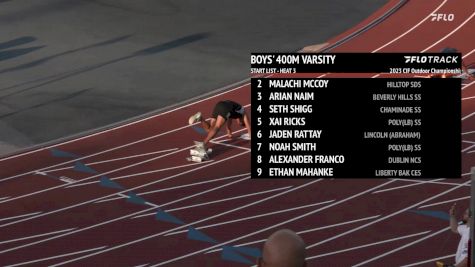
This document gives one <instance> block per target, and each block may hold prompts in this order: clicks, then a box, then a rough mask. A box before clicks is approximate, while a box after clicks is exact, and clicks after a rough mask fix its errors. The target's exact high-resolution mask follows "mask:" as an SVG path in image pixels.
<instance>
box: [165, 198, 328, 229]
mask: <svg viewBox="0 0 475 267" xmlns="http://www.w3.org/2000/svg"><path fill="white" fill-rule="evenodd" d="M333 201H335V200H328V201H323V202H318V203H313V204H309V205H303V206H297V207H293V208H289V209H283V210H277V211H272V212H268V213H263V214H258V215H254V216H248V217H244V218H239V219H235V220H230V221H224V222H219V223H214V224H208V225H204V226H200V227H195V229H197V230H201V229H207V228H212V227H216V226H221V225H226V224H230V223H236V222H242V221H249V220H252V219H257V218H263V217H267V216H272V215H276V214H281V213H286V212H289V211H295V210H301V209H305V208H309V207H315V206H319V205H323V204H328V203H332V202H333ZM186 232H188V230H181V231H176V232H171V233H168V234H166V235H164V236H171V235H177V234H183V233H186Z"/></svg>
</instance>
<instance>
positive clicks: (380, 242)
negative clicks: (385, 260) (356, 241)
mask: <svg viewBox="0 0 475 267" xmlns="http://www.w3.org/2000/svg"><path fill="white" fill-rule="evenodd" d="M428 233H430V231H424V232H419V233H415V234H410V235H404V236H399V237H395V238H391V239H386V240H382V241H378V242H374V243H368V244H364V245H361V246H356V247H351V248H346V249H342V250H337V251H332V252H328V253H324V254H319V255H314V256H310V257H307V260H313V259H318V258H323V257H326V256H331V255H335V254H340V253H343V252H348V251H352V250H357V249H361V248H367V247H372V246H377V245H381V244H386V243H391V242H394V241H398V240H403V239H407V238H411V237H415V236H421V235H425V234H428Z"/></svg>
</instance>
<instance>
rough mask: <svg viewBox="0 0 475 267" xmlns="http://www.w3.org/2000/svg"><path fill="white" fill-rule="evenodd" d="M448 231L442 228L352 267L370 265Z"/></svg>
mask: <svg viewBox="0 0 475 267" xmlns="http://www.w3.org/2000/svg"><path fill="white" fill-rule="evenodd" d="M448 229H450V227H444V228H442V229H441V230H439V231H437V232H435V233H432V234H430V235H427V236H425V237H423V238H420V239H417V240H415V241H413V242H410V243H407V244H405V245H403V246H400V247H398V248H395V249H393V250H390V251H388V252H385V253H383V254H381V255H378V256H376V257H373V258H370V259H367V260H365V261H363V262H360V263H358V264H355V265H353V267H358V266H363V265H365V264H367V263H370V262H372V261H375V260H377V259H380V258H383V257H385V256H387V255H389V254H392V253H394V252H397V251H399V250H402V249H405V248H407V247H410V246H412V245H415V244H417V243H419V242H422V241H424V240H426V239H429V238H431V237H433V236H436V235H439V234H441V233H443V232H446V231H447V230H448Z"/></svg>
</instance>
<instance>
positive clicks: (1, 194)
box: [0, 0, 475, 266]
mask: <svg viewBox="0 0 475 267" xmlns="http://www.w3.org/2000/svg"><path fill="white" fill-rule="evenodd" d="M395 3H396V1H391V2H389V3H388V4H387V5H386V6H385V7H383V9H381V10H379V11H378V12H376V13H375V14H374V15H373V16H372V17H370V18H368V19H367V20H365V21H364V22H362V23H361V24H360V25H357V26H356V27H355V28H353V29H352V30H350V31H348V32H346V33H344V34H342V35H341V36H337V37H335V38H334V39H332V40H330V41H329V42H330V43H333V42H335V41H337V40H339V39H340V38H341V37H343V36H346V35H348V34H349V33H351V32H352V31H354V30H356V29H358V28H360V27H362V26H364V25H366V24H367V23H369V22H370V21H371V20H372V19H374V18H376V17H378V16H379V15H380V14H382V13H384V12H385V10H387V9H389V8H391V7H392V6H393V5H394V4H395ZM433 12H434V13H453V14H455V20H454V21H452V22H432V21H431V18H430V14H431V13H433ZM474 12H475V3H474V2H473V1H472V0H451V1H443V0H434V1H409V2H408V3H407V4H406V5H404V6H403V7H402V8H401V9H400V10H399V11H398V12H396V13H395V14H393V15H392V16H390V17H389V18H388V19H386V20H385V21H383V22H382V23H380V24H379V25H377V26H375V27H374V28H372V29H371V30H370V31H367V32H365V33H363V34H361V35H359V36H358V37H356V38H353V39H351V40H350V41H349V42H347V43H345V44H343V45H341V46H339V47H337V48H336V49H334V50H333V51H335V52H338V51H372V52H393V51H423V52H425V51H440V50H441V48H442V47H445V46H452V47H456V48H458V49H459V50H460V51H461V52H462V53H463V55H464V56H465V58H464V60H465V61H466V62H474V61H475V53H474V50H473V49H474V48H475V45H474V44H475V35H474V34H473V29H474V28H475V19H474V18H473V16H474V14H475V13H474ZM307 76H308V75H307ZM337 76H338V75H334V74H332V75H327V77H337ZM355 90H357V88H355ZM462 95H463V96H462V97H463V108H462V117H463V120H462V132H463V136H462V138H463V142H464V143H463V151H462V153H463V173H464V176H463V178H462V179H457V180H447V179H438V180H430V181H427V180H426V181H403V180H277V181H270V180H269V181H255V180H253V181H251V180H249V169H250V153H249V151H250V149H249V146H250V145H249V143H248V142H245V141H242V140H241V141H239V139H236V140H234V141H225V142H224V144H215V145H214V157H213V159H212V161H208V162H204V163H199V164H196V163H193V164H190V163H188V162H186V161H185V160H184V158H185V156H186V155H187V153H188V149H189V147H191V145H192V143H191V140H196V139H199V138H200V136H199V135H198V133H196V132H195V131H194V130H193V129H192V128H191V127H189V126H188V125H187V124H186V121H187V119H188V116H189V115H190V114H192V113H194V112H195V111H197V110H200V111H202V112H203V113H204V114H208V113H209V112H210V111H211V108H212V107H213V105H214V103H215V102H216V101H218V100H220V99H234V100H236V101H238V102H241V103H246V104H250V87H249V85H248V84H245V85H242V86H240V87H236V88H233V89H230V90H228V91H226V92H225V93H221V94H218V95H215V96H212V97H209V98H206V99H203V100H201V101H197V102H194V103H191V104H189V105H186V106H182V107H179V108H177V109H174V110H171V111H168V112H165V113H162V114H158V115H156V116H151V117H149V118H146V119H143V120H140V121H136V122H133V123H129V124H128V125H124V126H121V127H118V128H114V129H111V130H107V131H104V132H100V133H96V134H93V135H90V136H85V137H82V138H79V139H76V140H70V141H68V142H65V143H60V144H57V145H53V146H52V147H55V148H58V149H61V150H64V151H68V152H72V153H74V154H77V155H80V156H82V158H80V160H81V161H82V162H84V163H86V164H87V165H88V166H90V167H92V168H94V169H95V170H97V171H98V172H99V174H97V175H91V174H82V173H79V172H77V171H73V170H72V169H71V166H73V164H74V161H73V160H69V159H64V158H57V157H52V156H51V154H50V151H49V149H50V148H51V147H45V148H42V149H38V150H34V151H30V152H26V153H23V154H18V155H15V156H11V157H8V158H3V159H0V170H1V176H0V177H1V178H0V184H1V187H0V207H1V211H0V263H1V264H2V265H9V264H19V263H27V262H31V263H30V264H32V265H38V266H43V265H55V264H59V265H63V264H64V265H71V266H136V265H142V264H146V265H147V266H154V265H156V264H165V265H169V266H234V265H235V266H239V265H241V266H242V264H237V263H236V264H235V263H232V262H227V261H226V262H225V261H223V260H222V259H220V254H219V253H217V252H211V253H204V252H206V251H209V250H212V249H213V248H219V247H220V246H221V245H222V244H230V245H239V244H246V243H249V244H248V245H249V246H254V247H261V246H262V240H263V239H265V238H266V237H267V236H268V235H269V234H270V233H272V232H273V231H275V230H276V229H278V228H283V227H286V228H287V227H288V228H291V229H293V230H295V231H297V232H301V231H306V230H309V231H307V232H304V233H301V236H302V237H303V238H304V240H305V241H306V243H307V245H308V256H309V266H350V265H357V266H384V265H385V266H399V265H405V264H413V263H418V264H417V266H433V262H434V261H435V259H436V258H442V259H444V260H446V261H449V262H450V261H452V254H453V253H454V252H455V249H456V245H457V242H458V237H457V236H456V235H453V234H451V233H449V231H448V230H447V229H446V228H447V222H446V221H443V220H438V219H434V218H430V217H426V216H421V215H418V214H415V213H413V212H411V210H417V209H418V208H422V209H430V210H441V211H447V210H448V208H449V207H450V205H451V204H452V203H453V199H456V198H461V197H467V196H469V186H468V183H467V182H468V181H469V180H468V173H469V170H470V167H471V166H472V165H474V159H475V158H474V157H475V156H474V155H475V153H471V152H473V151H475V116H472V115H473V114H475V85H474V83H473V82H472V83H470V84H467V85H464V86H463V92H462ZM342 97H344V96H342ZM472 97H473V98H472ZM342 123H345V122H344V121H342ZM441 127H443V125H441ZM239 134H240V133H236V135H239ZM434 134H436V133H434ZM218 140H221V141H222V140H224V138H223V137H218ZM226 144H232V146H229V145H226ZM163 150H166V151H163ZM157 151H158V152H157ZM160 151H163V152H160ZM151 152H157V153H155V154H148V153H151ZM134 155H137V156H136V157H131V156H134ZM124 157H127V158H124ZM119 158H122V159H119ZM111 159H119V160H114V161H110V160H111ZM107 160H109V161H107ZM101 161H107V162H102V163H97V164H92V163H94V162H101ZM434 167H435V166H434ZM38 170H41V171H45V172H48V173H49V174H50V175H53V176H57V177H59V176H67V177H69V178H73V179H75V180H76V182H73V183H66V182H62V181H59V180H57V179H54V178H51V177H47V176H44V175H39V174H37V173H35V172H36V171H38ZM147 172H148V173H147ZM101 175H105V176H107V177H109V178H111V179H114V178H118V179H117V180H115V181H116V182H118V183H120V184H121V185H122V186H124V187H125V188H127V189H126V190H123V191H120V190H115V189H108V188H104V187H102V186H100V185H99V183H98V181H99V178H100V177H101ZM221 178H224V179H221ZM189 184H194V185H192V186H188V187H178V188H174V187H177V186H182V185H189ZM76 185H81V186H76ZM390 189H391V190H390ZM154 190H161V191H157V192H152V193H148V194H142V195H141V196H142V197H143V198H145V199H146V200H147V201H148V204H147V205H137V204H132V203H129V202H126V201H125V198H124V197H122V196H120V195H119V193H124V194H127V192H129V191H133V192H134V193H136V194H141V193H145V192H149V191H154ZM379 190H381V191H379ZM114 198H118V199H115V200H112V199H114ZM108 199H110V200H111V201H105V202H98V201H100V200H108ZM219 200H222V201H219ZM213 201H214V202H213ZM444 201H447V202H446V203H442V204H437V203H439V202H444ZM459 202H461V203H460V204H462V205H460V206H466V205H463V204H465V203H467V202H468V201H467V199H465V200H460V201H459ZM152 203H153V204H152ZM198 204H201V205H198ZM312 204H313V205H312ZM430 204H437V205H430ZM154 205H158V206H160V207H161V209H163V210H165V211H167V212H169V213H170V214H173V215H174V216H176V217H178V218H180V219H181V220H183V221H184V222H185V223H186V224H187V225H188V224H190V225H192V226H193V227H195V228H197V229H199V230H201V231H202V232H204V233H206V234H207V235H209V236H211V237H213V238H214V239H216V240H217V241H218V242H219V244H217V245H213V244H209V243H204V242H199V241H193V240H189V239H187V238H186V232H184V231H182V232H180V230H183V229H184V230H186V229H187V227H186V226H181V227H180V226H178V227H177V225H175V224H172V223H165V222H160V221H156V220H155V219H154V217H153V213H154V211H155V210H156V206H154ZM425 205H430V206H427V207H424V206H425ZM278 211H280V212H278ZM23 215H24V216H23ZM140 215H144V216H140ZM257 215H262V216H258V217H252V216H257ZM135 216H138V217H137V218H134V217H135ZM238 219H240V220H239V221H237V222H233V221H234V220H238ZM223 222H228V223H226V224H219V223H223ZM214 224H219V225H214ZM312 229H313V230H312ZM175 232H176V234H173V235H169V236H164V234H165V233H175ZM425 261H427V263H424V262H425ZM20 265H22V264H20ZM414 266H415V265H414Z"/></svg>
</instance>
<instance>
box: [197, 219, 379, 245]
mask: <svg viewBox="0 0 475 267" xmlns="http://www.w3.org/2000/svg"><path fill="white" fill-rule="evenodd" d="M379 216H381V215H375V216H370V217H364V218H360V219H356V220H351V221H344V222H341V223H335V224H330V225H325V226H320V227H316V228H310V229H307V230H303V231H300V232H297V234H298V235H303V234H306V233H311V232H316V231H320V230H326V229H330V228H335V227H338V226H342V225H347V224H353V223H356V222H361V221H367V220H372V219H375V218H378V217H379ZM266 240H267V239H261V240H256V241H251V242H247V243H241V244H238V245H234V246H235V247H243V246H249V245H254V244H259V243H264V242H265V241H266ZM218 251H221V249H220V248H218V249H213V250H210V251H208V252H205V253H204V254H209V253H213V252H218Z"/></svg>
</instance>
